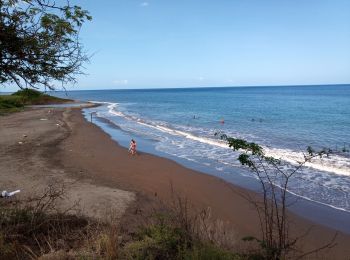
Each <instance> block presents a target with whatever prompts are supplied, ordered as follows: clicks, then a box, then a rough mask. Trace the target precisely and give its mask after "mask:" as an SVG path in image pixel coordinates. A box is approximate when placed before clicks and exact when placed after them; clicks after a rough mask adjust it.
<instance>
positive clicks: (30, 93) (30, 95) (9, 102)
mask: <svg viewBox="0 0 350 260" xmlns="http://www.w3.org/2000/svg"><path fill="white" fill-rule="evenodd" d="M71 101H72V100H70V99H63V98H58V97H53V96H50V95H47V94H44V93H42V92H40V91H37V90H33V89H22V90H19V91H17V92H15V93H13V94H11V95H1V96H0V114H6V113H11V112H17V111H21V110H22V109H23V108H24V107H25V106H28V105H47V104H60V103H66V102H71Z"/></svg>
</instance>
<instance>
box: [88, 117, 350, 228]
mask: <svg viewBox="0 0 350 260" xmlns="http://www.w3.org/2000/svg"><path fill="white" fill-rule="evenodd" d="M86 113H88V111H86V112H84V111H83V110H82V114H83V116H84V117H85V119H86V120H87V121H89V120H88V118H87V116H86V115H85V114H86ZM93 123H94V124H95V125H97V126H98V127H99V128H100V129H101V131H103V132H105V133H106V134H107V135H109V136H110V137H111V138H112V139H113V140H114V141H115V142H116V143H117V144H118V145H120V146H122V147H123V148H125V149H127V148H128V145H129V141H130V139H131V138H135V136H134V135H131V134H130V133H128V132H124V131H122V130H121V128H119V127H118V126H117V125H115V124H113V123H111V122H110V121H109V120H108V119H105V118H103V117H95V118H94V120H93ZM137 140H138V143H140V145H139V147H141V150H142V151H143V152H145V153H149V154H151V155H154V156H158V157H161V158H164V159H167V160H172V161H175V162H176V163H178V164H180V165H181V166H183V167H185V168H188V169H191V170H194V171H196V172H199V173H201V174H205V175H210V176H214V177H216V178H219V179H222V180H224V181H225V182H228V183H230V184H232V185H234V186H237V187H240V188H242V189H247V190H249V191H250V192H257V191H258V190H259V189H260V185H259V183H257V182H256V181H255V179H254V178H253V177H247V176H241V175H240V174H235V173H237V172H238V171H247V172H249V170H245V169H239V168H237V169H235V170H234V171H233V173H231V174H228V173H224V172H220V171H213V170H212V169H209V168H206V167H204V166H203V165H200V164H198V163H194V162H191V161H188V160H186V159H182V158H179V157H176V156H172V155H169V154H166V153H162V152H159V151H157V150H156V149H155V148H154V144H153V143H152V141H149V140H147V139H144V138H142V137H140V136H139V137H138V139H137ZM249 173H250V172H249ZM250 174H251V173H250ZM288 194H289V196H290V198H291V199H292V200H293V201H294V200H297V203H296V204H295V205H293V206H292V207H291V208H290V210H291V211H292V212H293V213H294V214H296V215H298V216H300V217H302V218H305V219H308V220H309V221H311V222H314V223H317V224H319V225H323V226H326V227H328V228H332V229H337V230H340V231H341V232H344V233H346V234H348V235H350V226H349V224H348V220H349V219H350V212H348V211H346V210H343V209H338V208H335V207H332V206H331V205H328V204H323V203H321V202H317V201H314V200H311V199H308V198H306V197H303V196H299V195H295V194H293V193H291V192H288ZM293 204H294V203H293ZM315 212H317V214H315Z"/></svg>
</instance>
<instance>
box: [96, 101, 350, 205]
mask: <svg viewBox="0 0 350 260" xmlns="http://www.w3.org/2000/svg"><path fill="white" fill-rule="evenodd" d="M95 103H100V104H103V105H104V106H102V107H101V110H99V112H100V113H101V116H102V117H107V118H109V119H111V116H112V119H111V121H112V122H113V121H114V122H115V123H116V124H118V126H119V127H121V128H122V129H123V130H125V131H129V132H132V133H134V134H139V135H142V136H146V137H148V138H152V139H155V140H159V141H160V142H158V143H157V144H156V149H157V150H159V151H161V152H165V153H168V154H170V155H172V156H176V157H179V158H184V159H186V160H189V161H193V162H198V163H202V164H203V163H204V164H203V165H207V166H208V165H210V166H212V167H214V168H216V169H217V170H218V171H222V172H225V171H226V170H227V171H228V172H230V169H232V167H237V166H238V167H239V166H240V164H239V162H238V161H237V160H236V157H237V156H238V152H232V150H231V149H230V148H229V147H228V146H227V144H226V142H224V141H222V140H219V139H215V138H214V133H215V130H213V129H211V130H207V129H202V128H199V127H194V126H185V125H180V126H178V125H175V126H172V125H170V124H169V123H166V122H161V121H154V120H148V119H145V118H140V117H138V116H136V115H130V114H129V113H123V112H122V110H123V107H120V104H118V103H108V102H95ZM106 108H107V110H106ZM113 118H115V119H113ZM119 120H121V121H119ZM151 129H152V130H151ZM232 135H233V136H238V137H239V138H246V137H244V136H240V135H238V134H237V135H236V134H234V133H233V134H232ZM248 139H249V138H248ZM263 148H264V150H265V152H266V154H267V155H268V156H273V157H275V158H279V159H281V160H283V161H284V162H285V163H284V164H283V167H284V169H285V170H289V169H293V168H294V166H295V165H296V164H297V162H298V161H303V158H304V155H303V153H302V152H301V151H294V150H291V149H281V148H273V147H263ZM305 166H306V167H304V169H303V170H302V171H301V174H298V177H296V178H295V179H294V182H293V183H292V184H291V185H290V187H289V188H290V189H289V190H288V192H289V193H291V194H294V195H295V196H298V197H301V198H304V199H307V200H310V201H314V202H317V203H320V204H323V205H327V206H330V207H332V208H335V209H339V210H345V211H349V210H350V205H349V195H347V194H349V192H350V185H349V184H350V179H349V178H348V177H349V176H350V158H348V157H344V156H341V155H337V154H332V155H330V157H329V158H327V157H325V158H323V159H322V160H321V159H319V158H315V159H314V160H312V161H311V162H310V163H307V164H306V165H305ZM243 172H244V171H243ZM241 175H245V173H241ZM245 176H251V175H249V174H248V173H247V175H245ZM251 177H252V176H251ZM334 193H339V194H340V195H339V197H337V196H338V195H337V196H336V197H334Z"/></svg>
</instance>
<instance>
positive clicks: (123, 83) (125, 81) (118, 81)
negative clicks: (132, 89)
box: [113, 79, 129, 85]
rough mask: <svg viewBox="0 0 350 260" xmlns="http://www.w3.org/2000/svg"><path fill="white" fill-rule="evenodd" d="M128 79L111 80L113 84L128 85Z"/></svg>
mask: <svg viewBox="0 0 350 260" xmlns="http://www.w3.org/2000/svg"><path fill="white" fill-rule="evenodd" d="M128 83H129V81H128V80H127V79H115V80H113V84H114V85H128Z"/></svg>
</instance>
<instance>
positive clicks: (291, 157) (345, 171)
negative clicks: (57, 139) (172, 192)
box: [91, 101, 350, 176]
mask: <svg viewBox="0 0 350 260" xmlns="http://www.w3.org/2000/svg"><path fill="white" fill-rule="evenodd" d="M91 102H94V101H91ZM94 103H100V104H107V105H108V106H107V108H108V112H109V113H110V114H113V115H116V116H120V117H123V118H125V119H127V120H132V121H134V122H135V123H137V124H140V125H143V126H145V127H149V128H153V129H156V130H158V131H161V132H164V133H167V134H170V135H176V136H181V137H184V138H187V139H190V140H193V141H197V142H200V143H204V144H208V145H211V146H216V147H220V148H224V149H230V148H229V147H228V146H227V144H226V142H224V141H222V140H218V139H214V138H209V137H204V136H197V135H195V134H193V133H190V132H186V131H181V130H177V129H174V128H170V127H169V126H166V125H161V124H156V123H154V122H146V121H145V120H143V119H141V118H137V117H134V116H129V115H126V114H124V113H122V112H120V111H118V110H117V109H116V108H117V106H118V103H109V102H94ZM263 148H264V151H265V153H266V155H267V156H272V157H274V158H278V159H281V160H283V161H286V162H288V163H291V164H293V165H296V164H297V163H298V162H300V161H303V159H304V154H303V152H301V151H293V150H291V149H281V148H271V147H263ZM305 166H306V167H310V168H312V169H315V170H320V171H326V172H330V173H334V174H338V175H344V176H350V158H346V157H343V156H340V155H335V154H332V155H330V157H322V158H314V159H312V160H311V161H310V162H307V163H306V164H305Z"/></svg>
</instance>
